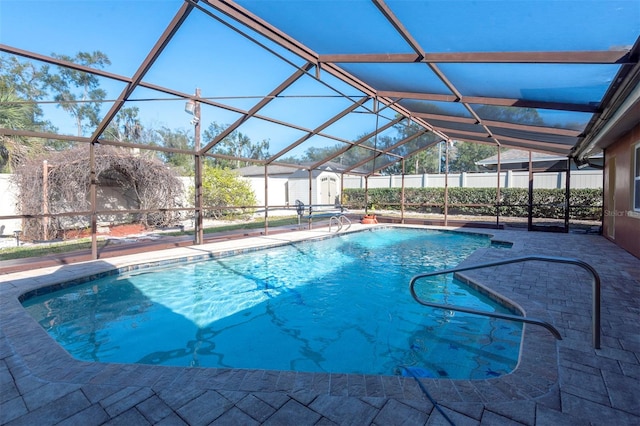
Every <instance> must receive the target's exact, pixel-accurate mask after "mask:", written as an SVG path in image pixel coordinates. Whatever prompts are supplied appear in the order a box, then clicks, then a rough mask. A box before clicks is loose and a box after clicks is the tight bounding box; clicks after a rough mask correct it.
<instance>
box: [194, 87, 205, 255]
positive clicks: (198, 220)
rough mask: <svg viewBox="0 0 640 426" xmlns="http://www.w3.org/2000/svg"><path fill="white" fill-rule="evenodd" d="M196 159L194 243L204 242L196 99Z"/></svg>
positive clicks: (197, 95) (198, 93) (198, 124)
mask: <svg viewBox="0 0 640 426" xmlns="http://www.w3.org/2000/svg"><path fill="white" fill-rule="evenodd" d="M196 98H200V89H198V88H196ZM193 117H194V120H193V121H194V122H195V124H194V130H193V131H194V150H195V155H194V160H195V177H194V183H195V187H196V191H195V198H196V199H195V205H196V206H195V207H196V208H195V215H196V216H195V221H194V244H202V242H203V236H204V235H203V234H204V233H203V230H202V214H203V211H202V155H201V152H200V102H199V101H197V100H196V101H195V105H194V110H193Z"/></svg>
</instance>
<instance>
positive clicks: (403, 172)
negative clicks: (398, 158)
mask: <svg viewBox="0 0 640 426" xmlns="http://www.w3.org/2000/svg"><path fill="white" fill-rule="evenodd" d="M401 164H402V189H401V191H400V223H404V175H405V170H404V158H402V162H401Z"/></svg>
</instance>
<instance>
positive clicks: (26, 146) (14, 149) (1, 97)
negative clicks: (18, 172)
mask: <svg viewBox="0 0 640 426" xmlns="http://www.w3.org/2000/svg"><path fill="white" fill-rule="evenodd" d="M0 105H1V106H2V107H1V108H0V129H12V130H21V129H26V128H29V127H30V126H31V124H32V123H33V105H31V104H29V103H25V102H24V100H22V99H20V98H19V97H18V96H17V95H16V94H15V92H13V91H12V90H10V89H9V88H7V87H6V86H4V85H0ZM31 145H32V143H31V140H30V139H29V138H25V137H19V136H9V135H4V134H2V133H1V132H0V172H5V173H6V172H10V171H11V170H12V169H13V168H15V167H16V166H17V165H18V164H19V163H20V162H21V161H22V160H23V159H24V158H25V157H26V155H27V154H28V153H29V151H30V148H31Z"/></svg>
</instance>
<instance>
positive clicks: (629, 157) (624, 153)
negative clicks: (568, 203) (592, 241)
mask: <svg viewBox="0 0 640 426" xmlns="http://www.w3.org/2000/svg"><path fill="white" fill-rule="evenodd" d="M638 143H640V124H638V125H636V127H634V128H633V130H632V131H631V132H629V133H627V134H626V135H625V136H623V137H622V138H620V139H619V140H618V141H616V142H615V143H614V144H612V145H611V146H609V147H608V148H607V149H606V150H605V169H604V221H603V235H604V236H605V237H607V238H609V239H610V240H611V241H613V242H615V243H616V244H617V245H619V246H620V247H622V248H623V249H625V250H627V251H628V252H630V253H631V254H633V255H634V256H636V257H638V258H640V212H635V213H634V211H633V197H632V191H633V170H632V168H633V154H634V151H633V148H634V147H635V146H636V144H638ZM611 181H613V182H611ZM611 183H613V184H614V185H615V190H614V193H613V194H611V193H610V188H612V186H611ZM612 227H613V229H612Z"/></svg>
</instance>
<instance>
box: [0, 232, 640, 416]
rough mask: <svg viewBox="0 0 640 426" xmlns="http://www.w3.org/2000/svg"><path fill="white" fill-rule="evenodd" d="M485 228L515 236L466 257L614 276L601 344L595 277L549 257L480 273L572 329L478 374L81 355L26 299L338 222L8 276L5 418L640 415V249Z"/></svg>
mask: <svg viewBox="0 0 640 426" xmlns="http://www.w3.org/2000/svg"><path fill="white" fill-rule="evenodd" d="M359 227H360V225H356V226H354V227H353V228H352V229H354V228H355V229H357V228H359ZM465 231H469V230H468V229H465ZM478 232H481V233H490V234H493V235H494V238H496V239H499V240H501V241H511V242H513V243H514V246H513V248H511V249H510V250H495V249H489V248H487V249H481V250H479V251H477V252H475V253H474V254H473V255H472V256H470V257H469V258H468V259H466V260H465V262H464V264H474V263H480V262H485V261H492V260H500V259H504V258H507V257H515V256H524V255H534V254H537V255H540V254H542V255H547V256H561V257H570V258H575V259H580V260H583V261H585V262H587V263H589V264H590V265H592V266H593V267H594V268H595V269H596V271H597V272H598V274H599V275H600V277H601V279H602V326H601V335H602V346H601V349H594V348H593V347H592V335H591V323H592V317H591V315H592V300H591V281H590V280H591V277H590V275H589V274H588V273H587V272H586V271H584V270H583V269H581V268H579V267H575V266H572V265H565V264H551V263H544V262H538V261H535V262H526V263H522V264H513V265H507V266H502V267H494V268H487V269H482V270H477V271H473V272H470V273H468V274H467V277H468V278H469V279H471V280H473V281H474V282H477V283H479V284H482V285H484V286H486V287H488V288H490V289H492V290H494V291H497V292H498V293H500V294H502V295H504V296H505V297H507V298H508V299H509V300H511V301H512V302H514V303H516V304H517V305H519V306H520V307H522V309H523V310H524V311H525V312H526V315H527V316H531V317H537V318H540V319H543V320H546V321H548V322H550V323H551V324H553V325H554V326H555V327H556V328H557V329H558V330H560V333H561V334H562V336H563V340H561V341H557V340H556V339H555V338H553V336H552V335H551V334H550V333H549V332H548V331H547V330H545V329H542V328H540V327H535V326H528V325H527V326H525V332H524V338H523V347H522V351H521V359H520V362H519V365H518V368H517V369H516V370H515V371H514V372H513V373H511V374H509V375H506V376H502V377H499V378H494V379H487V380H474V381H465V380H446V379H421V383H420V384H419V383H418V382H417V381H416V380H414V379H413V378H409V377H398V376H369V375H353V374H327V373H296V372H285V371H266V370H241V369H215V368H195V367H192V368H182V367H162V366H151V365H122V364H106V363H89V362H83V361H77V360H75V359H73V358H71V357H70V356H69V355H68V354H67V353H66V352H65V351H64V350H63V349H62V348H61V347H60V346H58V345H57V344H56V343H55V342H54V341H53V340H52V339H51V338H50V337H49V336H48V335H47V333H46V332H45V331H44V330H43V329H42V328H41V327H40V326H39V325H38V324H37V323H36V322H35V321H34V320H33V319H32V318H31V317H30V316H29V315H28V314H27V312H26V311H25V310H24V309H23V308H22V306H21V305H20V303H19V300H18V297H19V296H20V295H21V294H24V293H26V292H28V291H31V290H34V289H37V288H39V287H44V286H49V285H53V284H56V283H60V282H65V281H68V280H71V279H74V278H78V277H82V276H86V275H95V274H97V273H99V272H101V271H106V270H110V269H113V268H119V267H127V266H128V265H133V264H136V263H139V262H141V261H144V262H164V261H167V260H168V259H172V258H175V257H194V256H199V255H202V254H207V253H210V252H218V251H242V250H247V249H253V248H255V247H258V246H263V245H269V244H282V243H287V242H289V241H295V240H298V239H306V238H313V237H319V236H323V235H326V230H323V229H317V230H312V231H300V232H292V233H287V234H278V235H267V236H259V237H249V238H244V239H235V240H228V241H219V242H215V243H211V244H206V245H202V246H189V247H178V248H172V249H167V250H161V251H155V252H149V253H142V254H131V255H126V256H120V257H114V258H109V259H102V260H97V261H89V262H81V263H77V264H70V265H62V266H53V267H46V268H40V269H33V270H29V271H22V272H15V273H8V274H4V275H0V386H1V393H0V424H3V425H4V424H7V425H22V424H24V425H49V424H67V425H76V424H77V425H102V424H108V425H117V424H121V425H146V424H158V425H170V424H171V425H174V424H175V425H185V424H187V425H209V424H212V425H258V424H265V425H296V426H297V425H331V424H337V425H369V424H375V425H395V424H405V425H444V424H449V421H448V420H447V419H446V418H445V416H444V415H443V413H444V414H446V416H447V417H448V418H449V419H450V420H451V421H452V422H453V423H455V424H456V425H478V424H482V425H503V424H504V425H518V424H523V425H588V424H594V425H638V424H640V333H639V329H640V328H639V327H640V326H639V325H638V324H639V323H640V260H639V259H637V258H635V257H633V256H632V255H630V254H629V253H627V252H625V251H624V250H622V249H620V248H619V247H617V246H615V245H614V244H612V243H611V242H609V241H607V240H606V239H605V238H603V237H601V236H597V235H584V234H547V233H530V232H524V231H510V230H478ZM420 385H422V386H423V387H424V388H425V389H426V390H427V391H428V393H429V395H430V397H431V398H429V397H427V395H426V394H425V393H424V392H423V390H422V389H421V386H420Z"/></svg>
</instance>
